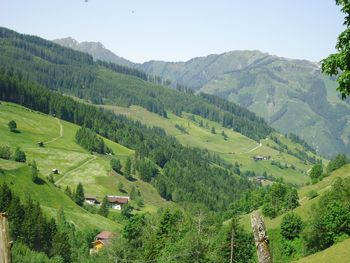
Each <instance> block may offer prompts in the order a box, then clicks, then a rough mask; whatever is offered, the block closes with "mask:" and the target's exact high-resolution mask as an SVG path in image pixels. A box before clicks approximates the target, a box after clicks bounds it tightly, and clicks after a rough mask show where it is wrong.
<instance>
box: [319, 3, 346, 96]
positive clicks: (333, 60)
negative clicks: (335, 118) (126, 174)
mask: <svg viewBox="0 0 350 263" xmlns="http://www.w3.org/2000/svg"><path fill="white" fill-rule="evenodd" d="M335 3H336V4H337V5H338V6H341V11H342V12H343V13H344V14H345V17H344V23H343V25H344V26H346V29H345V30H344V31H343V32H342V33H340V35H339V36H338V40H337V44H336V46H335V48H336V49H337V51H338V52H337V53H334V54H331V55H329V56H328V57H327V58H325V59H323V60H322V72H323V73H326V74H327V75H330V76H337V82H338V87H337V91H339V92H340V94H341V97H342V99H345V98H346V97H347V96H349V95H350V3H349V1H348V0H335Z"/></svg>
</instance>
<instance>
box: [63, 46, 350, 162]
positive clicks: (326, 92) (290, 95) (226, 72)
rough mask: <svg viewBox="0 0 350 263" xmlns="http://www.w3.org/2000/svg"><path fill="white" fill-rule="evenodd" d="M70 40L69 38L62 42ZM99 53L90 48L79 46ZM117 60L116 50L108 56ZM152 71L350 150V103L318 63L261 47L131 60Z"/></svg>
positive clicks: (320, 142) (325, 149) (322, 149)
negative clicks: (180, 58) (185, 57)
mask: <svg viewBox="0 0 350 263" xmlns="http://www.w3.org/2000/svg"><path fill="white" fill-rule="evenodd" d="M64 45H65V46H67V45H66V44H64ZM80 50H81V51H84V52H87V53H89V54H91V55H92V56H94V57H95V59H97V58H98V57H96V56H95V55H94V53H93V52H90V51H89V50H88V49H83V48H81V49H80ZM104 60H106V61H110V62H113V56H107V57H104ZM133 66H135V67H137V68H138V69H140V70H143V71H144V72H146V73H147V74H149V75H153V76H161V77H162V78H163V79H169V80H171V81H172V86H173V87H176V86H177V85H184V86H187V87H189V88H191V89H194V90H195V91H196V92H204V93H208V94H214V95H217V96H220V97H222V98H224V99H227V100H229V101H232V102H236V103H239V104H240V105H241V106H243V107H247V108H248V109H249V110H251V111H253V112H255V113H256V114H258V115H259V116H261V117H263V118H264V119H265V120H266V121H267V122H268V123H269V124H270V125H271V126H272V127H273V128H275V129H276V130H278V131H280V132H282V133H286V134H287V133H295V134H297V135H299V136H300V137H301V138H303V139H305V140H306V141H307V142H308V143H309V144H310V145H312V146H313V147H314V148H315V149H316V150H317V152H318V153H320V154H322V155H324V156H327V157H332V156H335V155H336V154H337V153H339V152H346V153H348V154H349V153H350V143H349V142H350V141H349V138H350V105H349V104H348V103H347V102H346V101H342V100H341V99H340V98H339V96H338V95H337V93H336V91H335V88H336V82H335V81H334V79H332V78H329V77H326V76H324V75H322V73H321V72H320V65H319V64H318V63H314V62H310V61H307V60H295V59H287V58H282V57H277V56H272V55H269V54H267V53H262V52H260V51H231V52H227V53H223V54H219V55H209V56H207V57H198V58H193V59H191V60H189V61H186V62H165V61H149V62H146V63H143V64H133Z"/></svg>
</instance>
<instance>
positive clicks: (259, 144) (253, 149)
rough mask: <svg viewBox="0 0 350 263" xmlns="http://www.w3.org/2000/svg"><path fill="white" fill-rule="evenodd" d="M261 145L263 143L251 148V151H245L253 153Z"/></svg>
mask: <svg viewBox="0 0 350 263" xmlns="http://www.w3.org/2000/svg"><path fill="white" fill-rule="evenodd" d="M261 146H262V143H259V145H258V146H256V147H254V148H253V149H251V150H249V151H247V152H245V153H251V152H253V151H255V150H256V149H259V148H260V147H261Z"/></svg>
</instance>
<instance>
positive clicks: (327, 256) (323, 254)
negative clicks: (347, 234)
mask: <svg viewBox="0 0 350 263" xmlns="http://www.w3.org/2000/svg"><path fill="white" fill-rule="evenodd" d="M349 246H350V238H349V239H347V240H345V241H343V242H341V243H338V244H335V245H333V246H332V247H330V248H328V249H326V250H323V251H320V252H318V253H315V254H313V255H311V256H308V257H305V258H302V259H300V260H298V261H296V262H298V263H328V262H337V263H348V262H349V259H350V249H349Z"/></svg>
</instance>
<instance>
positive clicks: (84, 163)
mask: <svg viewBox="0 0 350 263" xmlns="http://www.w3.org/2000/svg"><path fill="white" fill-rule="evenodd" d="M96 159H97V157H96V156H92V158H90V159H89V160H87V161H85V162H83V163H82V164H81V165H79V166H77V167H75V168H74V169H72V170H70V171H68V172H66V173H64V174H63V176H62V177H61V178H60V179H58V180H57V181H56V182H55V184H59V183H60V182H61V181H62V180H63V179H64V178H66V177H67V175H69V174H70V173H71V172H73V171H75V170H77V169H79V168H81V167H82V166H84V165H87V164H88V163H90V162H92V161H94V160H96Z"/></svg>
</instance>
